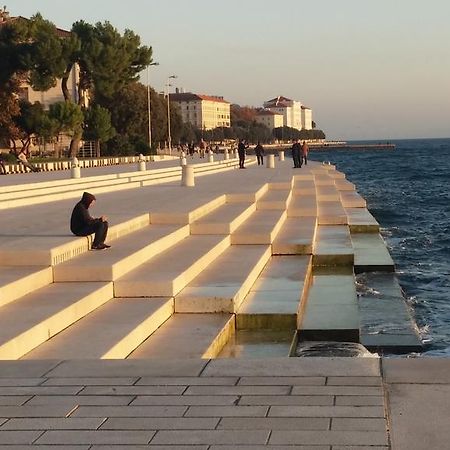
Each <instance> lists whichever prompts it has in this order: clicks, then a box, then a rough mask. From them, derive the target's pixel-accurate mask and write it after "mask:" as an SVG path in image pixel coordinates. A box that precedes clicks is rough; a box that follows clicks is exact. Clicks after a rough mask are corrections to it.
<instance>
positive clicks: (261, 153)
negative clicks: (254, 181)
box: [255, 141, 264, 166]
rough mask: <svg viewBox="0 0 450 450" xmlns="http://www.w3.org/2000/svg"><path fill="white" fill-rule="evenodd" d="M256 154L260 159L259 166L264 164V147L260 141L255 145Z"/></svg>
mask: <svg viewBox="0 0 450 450" xmlns="http://www.w3.org/2000/svg"><path fill="white" fill-rule="evenodd" d="M255 155H256V159H257V160H258V166H262V165H263V164H264V147H263V146H262V145H261V142H259V141H258V144H257V145H256V147H255Z"/></svg>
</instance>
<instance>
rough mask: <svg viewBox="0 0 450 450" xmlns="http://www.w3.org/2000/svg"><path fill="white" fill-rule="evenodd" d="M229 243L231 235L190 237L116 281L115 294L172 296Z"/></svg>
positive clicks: (122, 295) (121, 295)
mask: <svg viewBox="0 0 450 450" xmlns="http://www.w3.org/2000/svg"><path fill="white" fill-rule="evenodd" d="M229 245H230V237H229V236H217V235H210V236H208V235H206V236H201V235H197V236H189V237H187V238H185V239H183V240H182V241H181V242H179V243H178V244H176V245H175V246H174V247H172V248H170V249H169V250H167V251H165V252H164V253H163V254H160V255H158V256H156V257H154V258H152V259H151V260H150V261H148V262H146V263H144V264H142V265H140V266H139V267H138V268H136V269H134V270H132V271H131V272H128V273H127V274H126V275H124V276H122V277H120V278H118V279H117V280H115V281H114V296H115V297H173V296H175V295H176V294H178V292H180V291H181V289H183V288H184V287H185V286H186V285H187V284H188V283H189V282H190V281H191V280H193V279H194V278H195V277H196V276H197V275H198V274H199V273H200V272H202V271H203V270H205V269H206V268H207V267H208V266H209V265H210V264H211V263H212V262H213V261H214V260H215V259H216V258H217V257H218V256H219V255H220V254H222V252H224V251H225V250H226V249H227V248H228V247H229Z"/></svg>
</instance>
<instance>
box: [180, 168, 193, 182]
mask: <svg viewBox="0 0 450 450" xmlns="http://www.w3.org/2000/svg"><path fill="white" fill-rule="evenodd" d="M181 186H187V187H192V186H195V175H194V166H191V165H185V166H183V167H182V168H181Z"/></svg>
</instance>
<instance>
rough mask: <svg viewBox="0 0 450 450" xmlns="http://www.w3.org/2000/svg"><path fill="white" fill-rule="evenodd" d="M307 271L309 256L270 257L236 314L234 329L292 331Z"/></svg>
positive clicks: (305, 282)
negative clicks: (235, 327)
mask: <svg viewBox="0 0 450 450" xmlns="http://www.w3.org/2000/svg"><path fill="white" fill-rule="evenodd" d="M310 272H311V257H309V256H273V257H272V259H271V260H270V261H269V263H268V264H267V265H266V267H265V269H264V270H263V272H262V273H261V275H260V276H259V277H258V279H257V281H256V283H255V284H254V285H253V287H252V289H251V291H250V292H249V294H248V295H247V297H246V299H245V300H244V302H243V304H242V305H241V307H240V308H239V310H238V312H237V315H236V326H237V328H238V329H240V330H241V329H253V330H254V329H271V330H277V329H278V330H279V329H295V327H296V324H297V312H298V310H299V305H300V303H301V301H302V298H303V296H304V293H305V292H306V288H307V285H308V280H309V276H310Z"/></svg>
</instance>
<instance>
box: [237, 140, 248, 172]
mask: <svg viewBox="0 0 450 450" xmlns="http://www.w3.org/2000/svg"><path fill="white" fill-rule="evenodd" d="M247 148H248V145H247V144H246V143H245V141H244V140H243V139H239V144H238V154H239V169H245V167H244V163H245V150H246V149H247Z"/></svg>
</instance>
